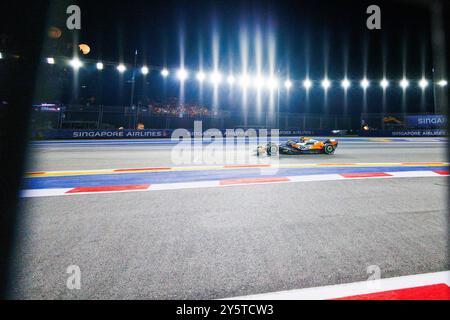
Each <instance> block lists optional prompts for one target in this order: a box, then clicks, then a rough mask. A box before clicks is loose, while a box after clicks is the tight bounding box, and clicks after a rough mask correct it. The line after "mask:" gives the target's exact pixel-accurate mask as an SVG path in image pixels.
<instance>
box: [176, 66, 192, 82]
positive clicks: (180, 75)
mask: <svg viewBox="0 0 450 320" xmlns="http://www.w3.org/2000/svg"><path fill="white" fill-rule="evenodd" d="M188 77H189V73H188V72H187V71H186V70H185V69H179V70H178V71H177V78H178V79H179V80H180V81H184V80H186V79H187V78H188Z"/></svg>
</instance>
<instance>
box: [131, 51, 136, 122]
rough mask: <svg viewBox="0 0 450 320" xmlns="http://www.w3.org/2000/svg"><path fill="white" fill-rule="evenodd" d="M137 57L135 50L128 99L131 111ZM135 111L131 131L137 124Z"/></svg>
mask: <svg viewBox="0 0 450 320" xmlns="http://www.w3.org/2000/svg"><path fill="white" fill-rule="evenodd" d="M137 56H138V51H137V50H135V51H134V67H133V75H132V76H131V97H130V108H131V110H133V104H134V86H135V82H136V65H137ZM137 114H138V112H137V109H136V111H135V115H134V123H133V129H135V128H136V124H137Z"/></svg>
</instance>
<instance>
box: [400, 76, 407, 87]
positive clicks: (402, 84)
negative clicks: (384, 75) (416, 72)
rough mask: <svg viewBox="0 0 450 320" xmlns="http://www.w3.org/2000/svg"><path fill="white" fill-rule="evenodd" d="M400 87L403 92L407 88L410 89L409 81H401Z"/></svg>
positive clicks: (404, 79)
mask: <svg viewBox="0 0 450 320" xmlns="http://www.w3.org/2000/svg"><path fill="white" fill-rule="evenodd" d="M400 87H402V89H403V90H405V89H406V88H408V87H409V81H408V79H406V78H403V79H402V80H401V81H400Z"/></svg>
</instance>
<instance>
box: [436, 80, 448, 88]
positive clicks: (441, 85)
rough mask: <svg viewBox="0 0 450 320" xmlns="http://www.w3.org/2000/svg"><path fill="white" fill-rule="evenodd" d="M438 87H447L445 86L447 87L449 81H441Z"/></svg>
mask: <svg viewBox="0 0 450 320" xmlns="http://www.w3.org/2000/svg"><path fill="white" fill-rule="evenodd" d="M438 85H439V86H440V87H445V86H446V85H447V80H444V79H442V80H440V81H439V82H438Z"/></svg>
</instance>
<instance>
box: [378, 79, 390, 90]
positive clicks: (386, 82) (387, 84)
mask: <svg viewBox="0 0 450 320" xmlns="http://www.w3.org/2000/svg"><path fill="white" fill-rule="evenodd" d="M380 86H381V87H382V88H383V89H386V88H387V87H389V81H388V80H387V79H386V78H383V80H381V81H380Z"/></svg>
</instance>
